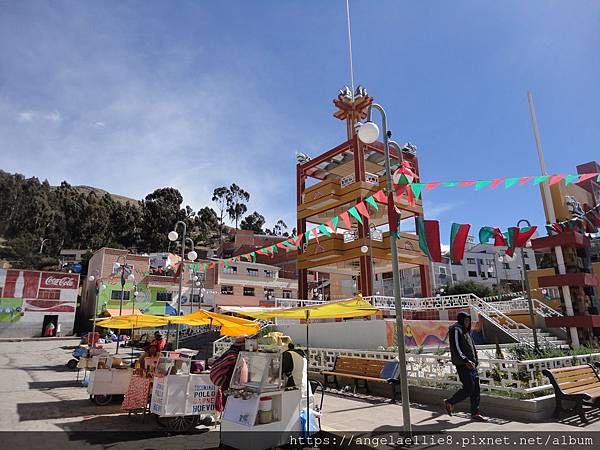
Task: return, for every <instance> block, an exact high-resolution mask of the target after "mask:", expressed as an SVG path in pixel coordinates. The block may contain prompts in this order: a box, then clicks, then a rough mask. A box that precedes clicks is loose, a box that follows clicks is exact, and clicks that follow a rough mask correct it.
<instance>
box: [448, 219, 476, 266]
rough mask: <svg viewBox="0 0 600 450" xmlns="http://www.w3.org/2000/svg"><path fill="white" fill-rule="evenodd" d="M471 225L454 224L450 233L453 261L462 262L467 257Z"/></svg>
mask: <svg viewBox="0 0 600 450" xmlns="http://www.w3.org/2000/svg"><path fill="white" fill-rule="evenodd" d="M470 228H471V225H469V224H460V223H453V224H452V229H451V231H450V257H451V258H452V261H455V262H460V261H462V259H463V258H464V256H465V245H466V243H467V237H469V229H470Z"/></svg>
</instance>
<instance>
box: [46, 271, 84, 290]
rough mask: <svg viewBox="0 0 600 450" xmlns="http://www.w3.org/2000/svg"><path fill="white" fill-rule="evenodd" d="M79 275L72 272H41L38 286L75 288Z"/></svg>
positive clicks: (77, 285) (77, 284)
mask: <svg viewBox="0 0 600 450" xmlns="http://www.w3.org/2000/svg"><path fill="white" fill-rule="evenodd" d="M78 287H79V275H76V274H72V273H51V272H42V279H41V281H40V288H43V289H77V288H78Z"/></svg>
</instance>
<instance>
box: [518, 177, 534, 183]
mask: <svg viewBox="0 0 600 450" xmlns="http://www.w3.org/2000/svg"><path fill="white" fill-rule="evenodd" d="M532 178H533V177H522V178H521V179H520V180H519V184H525V183H527V182H528V181H529V180H531V179H532Z"/></svg>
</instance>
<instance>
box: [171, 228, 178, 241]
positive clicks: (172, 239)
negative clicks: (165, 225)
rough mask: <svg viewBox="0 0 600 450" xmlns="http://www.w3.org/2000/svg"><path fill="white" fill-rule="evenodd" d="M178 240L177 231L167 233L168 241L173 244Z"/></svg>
mask: <svg viewBox="0 0 600 450" xmlns="http://www.w3.org/2000/svg"><path fill="white" fill-rule="evenodd" d="M178 238H179V235H178V234H177V231H169V240H170V241H171V242H175V241H176V240H177V239H178Z"/></svg>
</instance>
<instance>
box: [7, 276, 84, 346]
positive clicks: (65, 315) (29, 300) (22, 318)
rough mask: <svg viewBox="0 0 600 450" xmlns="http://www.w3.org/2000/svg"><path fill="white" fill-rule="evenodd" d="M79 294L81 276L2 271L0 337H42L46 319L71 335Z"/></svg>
mask: <svg viewBox="0 0 600 450" xmlns="http://www.w3.org/2000/svg"><path fill="white" fill-rule="evenodd" d="M78 291H79V275H78V274H70V273H60V272H40V271H34V270H17V269H0V336H4V337H31V336H40V335H41V334H42V326H43V323H44V319H45V318H46V319H47V320H50V319H51V320H53V321H56V322H57V323H58V324H60V325H61V331H62V333H63V334H65V335H66V334H71V333H72V332H73V324H74V321H75V311H76V309H77V295H78ZM47 316H51V317H47Z"/></svg>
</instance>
